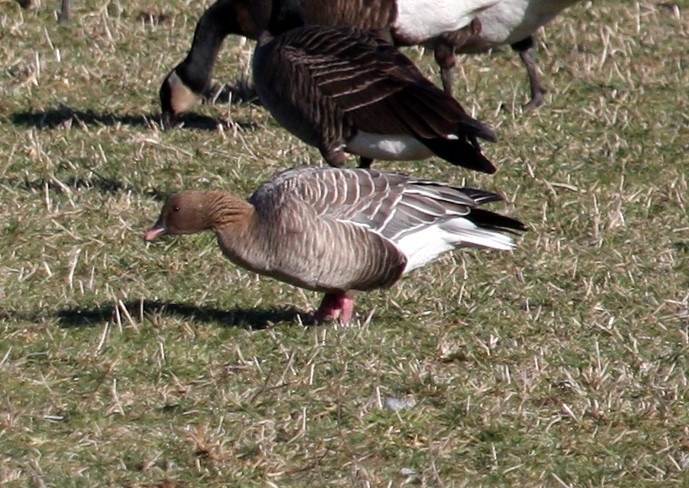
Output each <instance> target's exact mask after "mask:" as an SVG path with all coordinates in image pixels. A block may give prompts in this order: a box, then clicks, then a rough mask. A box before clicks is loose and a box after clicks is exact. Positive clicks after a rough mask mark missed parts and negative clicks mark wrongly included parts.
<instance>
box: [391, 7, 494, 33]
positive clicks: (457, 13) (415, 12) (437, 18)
mask: <svg viewBox="0 0 689 488" xmlns="http://www.w3.org/2000/svg"><path fill="white" fill-rule="evenodd" d="M496 3H498V0H397V20H396V21H395V31H396V32H397V33H398V35H401V37H403V38H404V39H407V40H409V41H410V42H421V41H425V40H428V39H431V38H433V37H437V36H439V35H440V34H443V33H446V32H453V31H456V30H459V29H461V28H463V27H466V26H467V25H469V24H470V23H471V21H472V20H474V18H475V17H476V15H477V14H478V12H480V11H481V10H483V9H485V8H488V7H490V6H492V5H495V4H496Z"/></svg>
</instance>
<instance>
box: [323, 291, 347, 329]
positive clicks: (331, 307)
mask: <svg viewBox="0 0 689 488" xmlns="http://www.w3.org/2000/svg"><path fill="white" fill-rule="evenodd" d="M352 315H354V298H352V297H350V296H347V294H346V293H326V294H325V295H324V296H323V301H321V305H320V307H318V310H316V313H315V314H314V317H313V318H314V320H315V321H316V322H318V323H320V322H325V321H326V320H339V321H340V323H341V324H346V323H348V322H349V321H350V320H352Z"/></svg>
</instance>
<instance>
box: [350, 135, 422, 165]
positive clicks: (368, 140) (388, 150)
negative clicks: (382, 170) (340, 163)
mask: <svg viewBox="0 0 689 488" xmlns="http://www.w3.org/2000/svg"><path fill="white" fill-rule="evenodd" d="M347 151H348V152H351V153H352V154H358V155H359V156H363V157H365V158H371V159H382V160H388V161H397V160H419V159H426V158H430V157H431V156H432V155H433V153H432V152H431V150H430V149H428V148H427V147H426V146H424V145H423V144H421V143H420V142H419V141H417V140H416V139H415V138H414V137H410V136H393V135H382V134H371V133H368V132H359V133H358V134H357V135H356V136H354V138H352V140H350V141H349V142H348V143H347Z"/></svg>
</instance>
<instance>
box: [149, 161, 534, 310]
mask: <svg viewBox="0 0 689 488" xmlns="http://www.w3.org/2000/svg"><path fill="white" fill-rule="evenodd" d="M499 200H501V197H500V196H499V195H497V194H495V193H490V192H486V191H481V190H476V189H471V188H456V187H453V186H450V185H448V184H445V183H441V182H437V181H430V180H422V179H414V178H410V177H408V176H405V175H403V174H400V173H393V172H385V171H379V170H375V169H361V168H357V169H346V168H331V167H322V168H319V167H297V168H291V169H288V170H285V171H282V172H280V173H277V174H275V175H274V176H273V177H272V178H270V179H269V180H268V181H266V182H265V183H263V184H262V185H261V186H260V187H259V188H258V189H257V190H256V191H255V192H254V193H253V195H251V197H249V199H248V200H244V199H242V198H240V197H238V196H236V195H234V194H231V193H227V192H221V191H206V192H199V191H187V192H182V193H177V194H175V195H173V196H171V197H170V198H168V199H167V201H166V202H165V204H164V206H163V209H162V211H161V213H160V217H159V218H158V221H157V222H156V223H155V224H154V226H153V227H152V228H151V229H150V230H149V231H148V232H146V234H145V236H144V240H145V241H146V242H150V241H153V240H155V239H157V238H159V237H160V236H164V235H178V234H194V233H199V232H203V231H206V230H212V231H213V232H214V233H215V235H216V237H217V240H218V244H219V247H220V249H221V250H222V252H223V254H224V255H225V256H226V257H227V258H228V259H229V260H230V261H232V262H233V263H235V264H236V265H238V266H241V267H243V268H246V269H248V270H251V271H254V272H256V273H259V274H262V275H266V276H270V277H272V278H276V279H278V280H280V281H283V282H286V283H289V284H292V285H295V286H298V287H302V288H305V289H308V290H314V291H318V292H323V293H324V294H325V295H324V297H323V300H322V302H321V304H320V307H319V308H318V310H317V311H316V313H315V316H314V318H315V320H316V321H317V322H322V321H325V320H330V319H335V320H339V321H340V322H342V323H347V322H349V321H350V320H351V318H352V315H353V311H354V298H355V295H356V293H357V292H359V291H368V290H373V289H376V288H387V287H390V286H392V285H393V284H394V283H395V282H397V281H398V280H399V279H400V278H401V277H402V276H404V275H406V274H408V273H410V272H411V271H413V270H415V269H417V268H420V267H422V266H424V265H426V264H428V263H430V262H432V261H434V260H436V259H437V258H438V257H439V256H440V255H441V254H443V253H446V252H449V251H451V250H453V249H455V248H460V247H472V248H483V249H497V250H504V251H508V250H512V249H514V247H515V243H514V241H513V238H512V235H513V234H517V233H519V232H520V231H524V230H526V228H525V226H524V224H522V223H521V222H520V221H518V220H516V219H513V218H511V217H507V216H503V215H499V214H497V213H493V212H491V211H488V210H484V209H482V208H479V206H481V205H483V204H484V203H488V202H494V201H499Z"/></svg>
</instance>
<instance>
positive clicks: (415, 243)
mask: <svg viewBox="0 0 689 488" xmlns="http://www.w3.org/2000/svg"><path fill="white" fill-rule="evenodd" d="M395 244H396V245H397V247H398V248H399V249H400V251H402V252H403V253H404V254H405V255H406V256H407V266H406V267H405V268H404V273H403V274H407V273H409V272H410V271H413V270H415V269H416V268H421V267H423V266H425V265H426V264H428V263H430V262H432V261H434V260H435V259H437V258H438V256H440V255H441V254H444V253H446V252H448V251H451V250H453V249H455V248H457V247H478V248H487V249H498V250H502V251H510V250H512V249H514V247H515V244H514V241H513V240H512V238H511V237H510V236H509V235H506V234H502V233H500V232H498V231H494V230H489V229H479V228H478V227H476V225H475V224H474V223H472V222H471V221H469V220H467V219H465V218H458V219H453V220H450V221H449V222H445V223H444V224H442V225H441V226H438V225H431V226H428V227H423V228H421V229H419V230H418V231H417V232H412V233H410V234H407V235H405V236H404V237H402V239H400V240H399V241H397V242H395Z"/></svg>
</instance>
